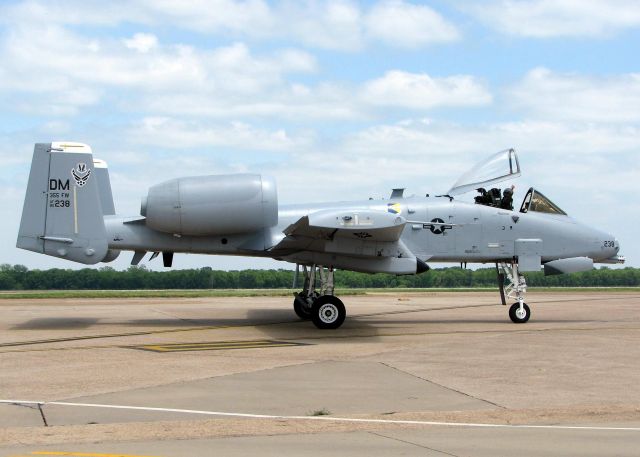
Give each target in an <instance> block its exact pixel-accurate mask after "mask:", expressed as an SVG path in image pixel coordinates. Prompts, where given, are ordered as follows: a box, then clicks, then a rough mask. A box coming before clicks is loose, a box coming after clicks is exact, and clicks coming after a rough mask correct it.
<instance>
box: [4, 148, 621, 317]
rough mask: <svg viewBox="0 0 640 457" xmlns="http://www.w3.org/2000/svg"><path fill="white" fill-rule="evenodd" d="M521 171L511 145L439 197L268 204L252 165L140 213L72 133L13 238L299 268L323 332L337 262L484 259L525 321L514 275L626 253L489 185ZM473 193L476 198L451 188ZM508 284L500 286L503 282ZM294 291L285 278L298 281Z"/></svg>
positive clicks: (409, 265)
mask: <svg viewBox="0 0 640 457" xmlns="http://www.w3.org/2000/svg"><path fill="white" fill-rule="evenodd" d="M519 175H520V164H519V162H518V157H517V155H516V153H515V151H514V150H513V149H508V150H505V151H501V152H499V153H497V154H494V155H492V156H490V157H489V158H488V159H487V160H485V161H483V162H481V163H480V164H478V165H477V166H475V167H473V168H472V169H471V170H470V171H469V172H467V173H466V174H464V175H463V176H462V177H461V178H460V179H459V180H458V181H457V182H456V183H455V184H454V185H453V187H452V188H451V189H450V190H449V191H448V192H447V194H445V195H437V196H429V195H427V196H426V197H415V196H412V197H405V196H404V195H403V193H404V191H403V189H394V190H393V192H392V194H391V196H390V198H389V199H388V200H371V199H370V200H364V201H353V202H339V203H321V204H318V203H309V204H296V205H280V206H279V205H278V196H277V192H276V183H275V181H274V180H273V179H272V178H267V177H263V176H260V175H257V174H234V175H218V176H216V175H213V176H193V177H185V178H178V179H173V180H170V181H166V182H163V183H160V184H156V185H155V186H153V187H151V188H150V189H149V191H148V194H147V196H146V197H144V198H143V199H142V206H141V210H140V216H133V217H127V216H120V215H117V214H116V212H115V208H114V203H113V197H112V195H111V185H110V182H109V174H108V170H107V164H106V163H105V162H104V161H102V160H99V159H94V158H93V155H92V152H91V148H90V147H89V146H87V145H85V144H81V143H72V142H53V143H38V144H36V145H35V150H34V153H33V161H32V164H31V172H30V175H29V183H28V186H27V193H26V196H25V201H24V209H23V212H22V220H21V224H20V232H19V234H18V241H17V247H19V248H22V249H27V250H29V251H34V252H39V253H42V254H46V255H50V256H54V257H59V258H62V259H67V260H71V261H74V262H79V263H83V264H96V263H98V262H110V261H112V260H114V259H115V258H116V257H117V256H118V255H119V254H120V251H123V250H128V251H133V252H134V254H133V260H132V264H138V263H139V262H140V260H142V258H143V257H144V256H145V254H146V253H147V252H152V253H153V254H152V255H151V259H153V258H155V257H156V256H158V255H159V253H162V257H163V260H164V265H165V266H166V267H170V266H171V264H172V261H173V254H174V253H176V252H192V253H201V254H220V255H238V256H253V257H270V258H272V259H276V260H284V261H286V262H291V263H295V264H296V277H298V274H299V272H300V270H302V273H303V277H304V285H303V287H302V290H301V291H300V292H298V293H296V294H295V298H294V302H293V308H294V310H295V312H296V314H297V315H298V316H299V317H300V318H302V319H310V320H312V321H313V323H314V324H315V325H316V326H317V327H318V328H322V329H335V328H338V327H339V326H340V325H341V324H342V323H343V321H344V319H345V316H346V310H345V307H344V304H343V303H342V301H341V300H340V299H339V298H338V297H336V296H335V295H334V286H333V273H334V270H335V269H338V268H339V269H345V270H353V271H360V272H367V273H378V272H383V273H391V274H396V275H410V274H417V273H422V272H426V271H427V270H429V266H428V265H427V263H426V262H429V263H431V262H460V263H464V264H466V263H467V262H475V263H494V264H495V265H496V274H497V278H498V285H499V289H500V296H501V300H502V304H503V305H506V304H507V299H509V301H511V300H515V302H514V303H513V304H512V305H511V307H510V309H509V317H510V318H511V320H512V321H513V322H515V323H524V322H527V321H528V320H529V317H530V316H531V310H530V309H529V306H527V304H526V303H525V301H524V300H525V298H524V296H525V292H526V288H527V285H526V281H525V278H524V276H523V275H522V272H530V271H540V270H541V269H544V272H545V274H547V275H553V274H563V273H572V272H578V271H586V270H590V269H592V268H593V264H594V262H599V263H623V262H624V258H623V257H622V256H619V255H618V251H619V248H620V247H619V244H618V241H617V240H616V239H615V238H614V236H613V235H610V234H608V233H604V232H602V231H599V230H597V229H594V228H591V227H588V226H586V225H583V224H580V223H578V222H576V221H575V220H573V219H572V218H570V217H569V216H568V215H567V214H566V213H565V212H564V211H563V210H561V209H560V208H559V207H558V206H557V205H556V204H554V203H553V202H552V201H551V200H549V199H548V198H547V197H546V196H544V195H543V194H542V193H541V192H539V191H538V190H536V189H533V188H531V189H529V190H528V191H527V193H526V196H525V198H524V200H523V202H522V204H521V205H520V207H519V209H518V210H514V209H513V201H512V194H511V192H510V189H507V190H505V191H504V193H503V192H501V191H500V189H497V188H492V189H489V190H486V189H485V188H486V187H488V186H489V185H492V184H495V183H498V182H501V181H505V180H508V179H511V178H515V177H518V176H519ZM473 190H476V191H478V192H479V195H478V196H476V197H475V202H473V203H472V202H463V201H459V200H456V199H455V196H457V195H460V194H463V193H466V192H469V191H473ZM505 283H506V285H505ZM294 287H295V286H294Z"/></svg>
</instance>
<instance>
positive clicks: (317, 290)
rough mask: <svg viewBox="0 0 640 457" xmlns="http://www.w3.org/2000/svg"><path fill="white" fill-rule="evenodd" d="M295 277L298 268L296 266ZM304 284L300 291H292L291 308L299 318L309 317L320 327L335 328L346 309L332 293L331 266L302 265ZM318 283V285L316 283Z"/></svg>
mask: <svg viewBox="0 0 640 457" xmlns="http://www.w3.org/2000/svg"><path fill="white" fill-rule="evenodd" d="M296 268H297V269H296V277H297V275H298V271H299V270H298V268H299V267H296ZM302 273H303V274H304V286H303V288H302V292H296V293H294V299H293V310H294V311H295V313H296V314H297V315H298V317H299V318H300V319H305V320H308V319H310V320H311V321H312V322H313V324H314V325H315V326H316V327H318V328H320V329H335V328H338V327H340V326H341V325H342V323H343V322H344V319H345V317H346V316H347V310H346V309H345V307H344V304H343V303H342V300H340V299H339V298H338V297H336V296H335V295H333V268H331V267H329V268H326V269H325V268H324V267H323V266H320V265H311V267H309V268H307V266H306V265H303V267H302ZM317 283H319V287H316V284H317Z"/></svg>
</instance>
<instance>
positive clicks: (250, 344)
mask: <svg viewBox="0 0 640 457" xmlns="http://www.w3.org/2000/svg"><path fill="white" fill-rule="evenodd" d="M288 346H306V344H305V343H298V342H295V341H275V340H255V341H212V342H203V343H176V344H145V345H140V346H129V347H131V348H134V349H142V350H147V351H153V352H185V351H222V350H226V349H257V348H270V347H288Z"/></svg>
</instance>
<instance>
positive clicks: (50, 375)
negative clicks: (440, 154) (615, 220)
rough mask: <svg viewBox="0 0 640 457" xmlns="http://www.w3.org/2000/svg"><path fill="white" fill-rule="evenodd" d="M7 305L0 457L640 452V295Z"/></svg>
mask: <svg viewBox="0 0 640 457" xmlns="http://www.w3.org/2000/svg"><path fill="white" fill-rule="evenodd" d="M292 301H293V300H292V299H289V298H285V297H264V298H204V299H175V298H169V299H88V300H84V299H63V300H59V299H55V300H0V400H2V401H3V402H0V456H27V455H29V456H30V455H40V456H55V455H72V456H73V455H75V456H103V457H104V456H123V455H126V456H161V457H170V456H171V457H172V456H185V455H189V456H194V455H228V456H235V455H247V454H249V453H252V454H257V455H274V456H275V455H283V453H284V452H286V453H287V455H301V456H316V455H327V454H330V453H331V454H336V453H338V454H341V455H363V456H364V455H366V456H378V455H380V456H388V455H434V456H443V455H454V456H495V455H522V456H527V455H530V456H537V455H582V456H589V455H593V456H601V455H618V456H626V455H629V456H632V455H633V456H635V455H638V453H639V452H640V382H639V381H640V367H639V366H638V361H639V360H640V312H639V311H640V308H639V306H640V293H638V292H627V293H625V292H615V293H614V292H589V291H587V290H585V291H583V292H573V293H530V294H529V297H528V300H527V301H528V303H529V304H530V305H531V306H532V311H533V316H532V319H531V321H530V322H529V323H527V324H524V325H515V324H512V323H511V321H510V320H509V318H508V316H507V309H506V308H505V307H502V306H500V305H497V304H496V303H497V301H498V296H497V293H467V292H460V293H444V292H439V293H420V294H412V293H400V294H375V295H367V296H350V297H345V299H344V301H345V304H346V306H347V311H348V314H349V315H348V317H347V320H346V322H345V324H344V325H343V327H342V328H340V329H338V330H334V331H326V330H325V331H321V330H317V329H316V328H315V327H314V326H313V325H312V324H311V323H310V322H303V321H300V320H298V319H297V318H296V317H295V315H294V314H293V310H292V309H291V304H292Z"/></svg>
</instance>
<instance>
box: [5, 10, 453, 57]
mask: <svg viewBox="0 0 640 457" xmlns="http://www.w3.org/2000/svg"><path fill="white" fill-rule="evenodd" d="M2 21H4V22H5V23H7V24H16V23H17V24H26V23H31V24H34V25H35V24H38V25H39V24H57V25H85V26H86V25H98V26H114V25H118V24H122V23H129V24H141V25H144V26H163V25H164V26H166V25H168V26H172V27H178V28H182V29H187V30H192V31H196V32H198V33H201V34H206V35H222V36H231V37H235V38H239V39H240V38H241V39H248V40H259V41H260V42H262V41H264V40H265V39H273V40H281V39H288V40H294V41H295V42H296V43H300V44H302V45H305V46H310V47H317V48H321V49H331V50H341V51H355V50H359V49H361V48H363V47H364V46H367V45H372V44H378V43H384V44H387V45H391V46H394V47H409V48H417V47H421V46H425V45H429V44H433V43H442V42H449V41H453V40H456V39H458V38H459V35H460V34H459V32H458V30H457V28H456V27H455V25H454V24H452V23H451V22H449V21H447V20H446V19H445V18H444V17H443V16H442V15H440V14H439V13H438V12H436V11H435V10H434V9H432V8H430V7H428V6H426V5H421V4H412V3H408V2H405V1H402V0H381V1H379V2H374V3H373V4H371V5H370V6H368V7H364V6H363V5H360V4H358V3H356V2H354V1H352V0H305V1H301V2H298V1H295V2H294V1H291V0H282V1H279V2H275V3H274V4H269V3H268V2H266V1H263V0H245V1H233V0H192V1H187V2H185V1H180V0H132V1H123V0H113V1H110V2H108V3H107V4H104V3H103V2H94V1H79V0H70V1H67V2H62V3H58V2H56V3H49V2H44V1H42V0H26V1H24V2H20V3H17V4H12V5H6V6H4V7H1V6H0V22H2ZM132 40H137V41H132ZM132 40H128V41H127V42H128V43H129V45H130V46H132V47H133V48H134V49H138V50H141V52H145V51H146V50H148V49H150V48H151V47H153V46H154V44H155V43H154V42H153V39H152V38H151V37H150V36H148V35H147V36H140V37H138V38H137V39H136V38H134V39H132ZM143 50H144V51H143Z"/></svg>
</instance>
